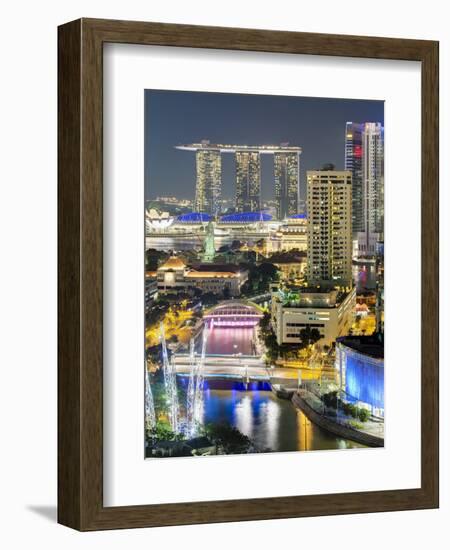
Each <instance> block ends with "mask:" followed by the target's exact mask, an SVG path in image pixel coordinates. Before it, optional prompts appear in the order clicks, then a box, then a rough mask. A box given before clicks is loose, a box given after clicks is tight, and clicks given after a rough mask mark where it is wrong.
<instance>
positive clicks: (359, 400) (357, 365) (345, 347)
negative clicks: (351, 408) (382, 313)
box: [336, 334, 384, 417]
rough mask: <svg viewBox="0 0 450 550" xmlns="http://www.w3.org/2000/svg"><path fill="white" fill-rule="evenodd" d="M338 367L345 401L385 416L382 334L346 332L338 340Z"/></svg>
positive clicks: (376, 414)
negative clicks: (365, 334)
mask: <svg viewBox="0 0 450 550" xmlns="http://www.w3.org/2000/svg"><path fill="white" fill-rule="evenodd" d="M336 370H337V371H338V374H339V385H340V389H341V391H342V392H343V396H342V397H343V398H344V399H345V400H346V401H349V402H354V403H356V404H358V405H359V406H362V407H366V408H368V409H370V411H371V412H372V414H374V415H375V416H379V417H384V343H383V337H382V335H381V334H374V335H372V336H344V337H342V338H338V340H337V342H336Z"/></svg>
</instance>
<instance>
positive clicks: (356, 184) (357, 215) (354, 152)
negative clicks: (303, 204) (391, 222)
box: [345, 122, 364, 236]
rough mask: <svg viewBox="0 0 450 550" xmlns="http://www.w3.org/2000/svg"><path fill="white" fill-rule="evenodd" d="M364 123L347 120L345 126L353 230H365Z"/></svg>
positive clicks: (355, 232) (356, 231)
mask: <svg viewBox="0 0 450 550" xmlns="http://www.w3.org/2000/svg"><path fill="white" fill-rule="evenodd" d="M363 129H364V124H361V123H359V122H347V124H346V127H345V170H350V172H351V173H352V231H353V235H354V236H356V234H357V233H358V232H359V231H364V208H363V205H364V199H363V196H364V194H363V173H362V134H363Z"/></svg>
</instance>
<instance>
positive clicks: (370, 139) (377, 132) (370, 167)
mask: <svg viewBox="0 0 450 550" xmlns="http://www.w3.org/2000/svg"><path fill="white" fill-rule="evenodd" d="M362 152H363V156H362V161H363V183H364V218H365V226H364V229H363V231H365V232H366V233H367V234H369V235H370V234H371V233H378V234H380V233H383V225H384V128H383V126H382V125H381V124H380V123H379V122H366V124H365V125H364V132H363V150H362Z"/></svg>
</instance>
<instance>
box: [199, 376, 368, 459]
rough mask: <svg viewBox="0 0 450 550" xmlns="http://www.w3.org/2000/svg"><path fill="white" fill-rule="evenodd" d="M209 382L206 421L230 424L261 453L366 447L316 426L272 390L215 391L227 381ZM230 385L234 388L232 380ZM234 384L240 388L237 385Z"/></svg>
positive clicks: (206, 399) (206, 398) (206, 391)
mask: <svg viewBox="0 0 450 550" xmlns="http://www.w3.org/2000/svg"><path fill="white" fill-rule="evenodd" d="M206 382H207V389H206V390H205V400H204V422H206V423H208V422H228V423H229V424H231V425H232V426H235V427H236V428H238V430H239V431H241V432H242V433H244V434H245V435H247V436H248V437H249V438H250V439H251V440H252V441H253V443H254V445H255V446H256V447H257V448H258V450H260V451H264V450H271V451H304V450H324V449H350V448H355V447H361V446H362V445H358V443H353V442H352V441H348V440H345V439H341V438H339V437H336V436H334V435H332V434H329V433H328V432H325V431H324V430H322V429H321V428H319V427H317V426H315V425H314V424H312V423H311V422H310V421H309V420H308V419H307V418H306V417H305V415H304V414H303V413H302V412H301V411H299V410H298V409H296V408H295V407H294V405H293V404H292V403H291V402H290V401H288V400H286V399H279V398H278V397H276V396H275V394H273V393H272V392H271V391H270V390H269V391H267V390H252V389H249V390H247V391H242V390H239V389H228V390H225V389H214V388H215V387H224V382H223V381H214V380H211V379H209V380H207V381H206ZM228 384H229V385H230V386H232V385H233V383H232V382H231V381H229V382H228ZM234 385H235V386H238V384H236V383H235V384H234ZM255 385H256V384H254V386H255ZM251 387H252V385H251V384H250V388H251Z"/></svg>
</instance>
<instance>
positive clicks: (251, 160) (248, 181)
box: [235, 150, 261, 212]
mask: <svg viewBox="0 0 450 550" xmlns="http://www.w3.org/2000/svg"><path fill="white" fill-rule="evenodd" d="M235 158H236V197H235V207H236V212H256V211H259V210H260V209H261V162H260V155H259V152H258V151H239V150H238V151H236V155H235Z"/></svg>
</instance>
